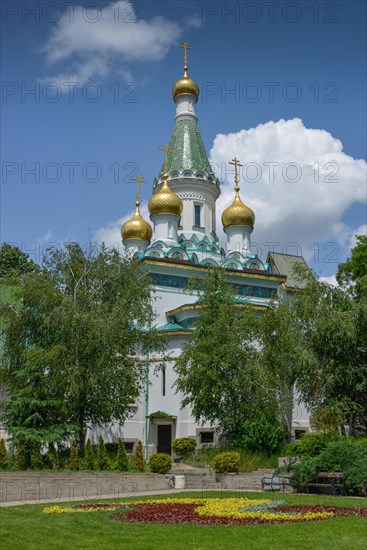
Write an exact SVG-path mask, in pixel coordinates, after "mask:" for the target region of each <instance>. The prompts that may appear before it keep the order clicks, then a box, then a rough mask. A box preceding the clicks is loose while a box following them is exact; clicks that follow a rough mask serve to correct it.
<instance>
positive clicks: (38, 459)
mask: <svg viewBox="0 0 367 550" xmlns="http://www.w3.org/2000/svg"><path fill="white" fill-rule="evenodd" d="M31 468H32V470H41V469H42V468H43V458H42V455H41V449H40V447H39V446H38V445H35V446H34V447H32V449H31Z"/></svg>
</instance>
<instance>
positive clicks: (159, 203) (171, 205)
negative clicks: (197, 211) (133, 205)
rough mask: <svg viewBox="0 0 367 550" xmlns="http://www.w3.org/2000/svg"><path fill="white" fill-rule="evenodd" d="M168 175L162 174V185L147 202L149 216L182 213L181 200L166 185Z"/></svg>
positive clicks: (178, 214) (179, 214)
mask: <svg viewBox="0 0 367 550" xmlns="http://www.w3.org/2000/svg"><path fill="white" fill-rule="evenodd" d="M167 180H168V175H167V173H165V174H164V180H163V185H162V187H161V188H160V190H159V191H157V193H155V194H154V195H153V196H152V198H151V199H150V201H149V203H148V209H149V214H150V216H154V215H155V214H176V216H181V214H182V208H183V204H182V200H181V199H180V197H179V196H178V195H176V193H174V192H173V191H171V189H170V188H169V185H168V181H167Z"/></svg>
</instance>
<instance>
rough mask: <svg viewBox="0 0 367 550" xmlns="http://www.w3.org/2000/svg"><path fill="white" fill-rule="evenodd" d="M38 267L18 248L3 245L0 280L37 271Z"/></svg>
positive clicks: (0, 255)
mask: <svg viewBox="0 0 367 550" xmlns="http://www.w3.org/2000/svg"><path fill="white" fill-rule="evenodd" d="M37 269H38V265H37V264H35V263H34V262H33V261H32V260H31V259H30V258H29V256H28V254H25V253H24V252H22V251H21V250H20V249H19V248H18V247H17V246H13V245H11V244H8V243H3V244H2V245H1V247H0V279H2V278H4V277H12V276H14V275H22V274H25V273H31V272H32V271H36V270H37Z"/></svg>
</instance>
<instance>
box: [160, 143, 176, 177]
mask: <svg viewBox="0 0 367 550" xmlns="http://www.w3.org/2000/svg"><path fill="white" fill-rule="evenodd" d="M159 149H160V150H161V151H164V152H165V156H164V171H165V173H166V174H167V171H168V153H173V149H170V147H169V145H168V144H166V145H162V147H160V148H159Z"/></svg>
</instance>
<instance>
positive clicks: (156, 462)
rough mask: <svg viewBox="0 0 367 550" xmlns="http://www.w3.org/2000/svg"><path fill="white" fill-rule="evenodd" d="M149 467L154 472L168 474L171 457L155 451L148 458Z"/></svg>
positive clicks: (170, 466)
mask: <svg viewBox="0 0 367 550" xmlns="http://www.w3.org/2000/svg"><path fill="white" fill-rule="evenodd" d="M149 468H150V471H151V472H154V473H155V474H168V472H169V471H170V469H171V468H172V457H170V456H169V455H166V454H165V453H157V454H155V455H152V456H151V457H150V459H149Z"/></svg>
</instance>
